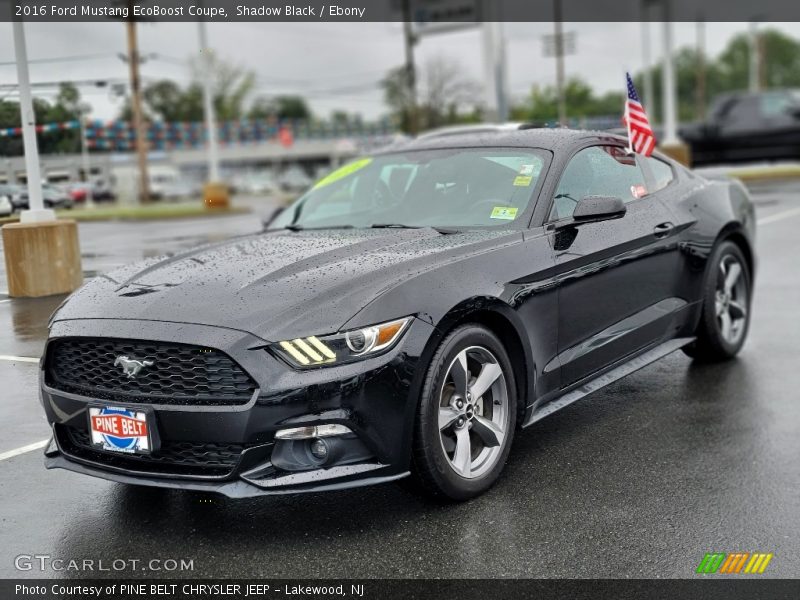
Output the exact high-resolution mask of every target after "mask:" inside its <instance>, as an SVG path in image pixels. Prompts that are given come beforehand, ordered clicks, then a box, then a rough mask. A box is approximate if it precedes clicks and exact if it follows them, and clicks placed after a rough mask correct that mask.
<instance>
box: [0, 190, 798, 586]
mask: <svg viewBox="0 0 800 600" xmlns="http://www.w3.org/2000/svg"><path fill="white" fill-rule="evenodd" d="M798 192H800V184H798V183H792V184H786V183H783V184H772V185H769V186H762V187H761V188H760V189H758V190H757V196H756V198H755V199H756V201H757V202H758V205H757V214H758V217H759V221H760V227H759V233H758V255H759V269H758V273H757V276H756V291H755V306H754V313H753V322H752V326H751V330H750V337H749V340H748V342H747V344H746V346H745V348H744V351H743V352H742V354H741V355H740V357H739V359H738V360H735V361H732V362H729V363H725V364H720V365H703V366H698V365H693V364H692V363H691V361H690V360H689V359H688V358H687V357H685V356H684V355H683V354H682V353H680V352H678V353H674V354H672V355H670V356H668V357H667V358H665V359H663V360H662V361H660V362H658V363H656V364H653V365H650V366H649V367H646V368H645V369H642V370H641V371H639V372H637V373H635V374H633V375H631V376H629V377H627V378H626V379H623V380H621V381H619V382H617V383H616V384H614V385H612V386H611V387H609V388H606V389H605V390H602V391H600V392H597V393H595V394H592V395H591V396H589V397H588V398H586V399H584V400H582V401H581V402H578V403H577V404H575V405H572V406H570V407H568V408H567V409H565V410H563V411H561V412H559V413H556V414H555V415H553V416H551V417H548V418H547V419H545V420H543V421H541V422H539V423H537V424H535V425H534V426H533V427H531V428H529V429H526V430H524V431H523V432H522V433H519V434H518V435H517V438H516V440H515V445H514V448H513V449H512V452H511V456H510V459H509V463H508V465H507V467H506V470H505V472H504V474H503V476H502V477H501V479H500V480H499V482H498V484H497V485H496V486H495V487H494V488H493V489H492V490H491V491H490V492H489V493H487V494H486V495H484V496H482V497H480V498H478V499H476V500H473V501H471V502H469V503H466V504H462V505H449V506H448V505H444V506H443V505H440V504H434V503H430V502H427V501H424V500H421V499H419V498H417V497H415V496H414V495H412V494H410V493H409V492H406V491H405V490H404V489H402V488H400V487H399V486H396V485H391V484H390V485H384V486H379V487H373V488H363V489H356V490H349V491H341V492H333V493H328V494H316V495H301V496H282V497H268V498H260V499H251V500H239V501H234V500H228V499H225V498H221V497H216V496H209V495H205V494H198V493H187V492H174V491H164V490H156V489H147V488H137V487H129V486H124V485H120V484H115V483H110V482H106V481H102V480H97V479H93V478H89V477H85V476H81V475H77V474H74V473H69V472H66V471H45V469H44V468H43V466H42V457H41V450H36V451H33V452H27V453H24V454H20V455H17V456H13V457H11V458H6V459H2V460H0V506H2V507H3V508H2V511H1V512H0V576H2V577H18V576H32V577H33V576H47V577H49V576H75V574H74V573H69V572H60V573H54V572H45V573H39V572H37V571H28V572H22V573H21V572H18V571H15V570H14V565H13V562H14V557H15V556H17V555H19V554H49V555H51V556H52V557H54V558H64V559H71V558H76V559H84V558H88V559H95V560H98V559H103V560H106V561H111V560H113V559H141V560H149V559H150V558H161V559H178V560H180V559H191V560H193V562H194V570H193V571H185V572H182V573H179V572H170V573H164V572H153V571H150V570H148V571H141V566H139V567H138V568H136V569H133V570H124V571H121V572H119V573H113V572H111V573H108V572H106V573H94V575H110V576H114V575H116V576H123V575H124V576H141V575H146V576H158V575H170V576H176V575H178V576H193V577H199V576H204V577H214V576H228V577H233V576H240V577H245V576H262V577H281V576H283V577H302V578H307V577H310V576H311V577H355V578H358V577H646V578H649V577H691V576H693V574H694V569H695V568H696V566H697V564H698V563H699V561H700V559H701V558H702V557H703V555H704V554H705V553H706V552H711V551H718V552H735V551H744V552H772V553H774V555H775V556H774V558H773V559H772V562H771V563H770V565H769V568H768V570H767V573H766V575H769V576H775V577H777V576H782V577H796V576H797V575H798V573H800V427H799V426H800V401H799V400H800V398H799V397H798V396H800V393H799V392H798V390H800V370H799V369H798V357H799V356H800V319H798V318H797V306H798V305H800V269H799V268H798V267H797V262H798V254H800V241H799V239H800V236H798V231H800V199H798ZM258 210H259V211H260V212H262V213H263V214H268V212H269V207H265V206H259V207H258ZM258 227H259V219H258V217H257V215H255V214H254V215H243V216H232V217H224V218H219V219H215V220H214V221H209V220H200V219H198V220H185V221H174V222H160V223H144V224H143V223H87V224H81V226H80V235H81V244H82V249H83V252H84V254H85V256H84V268H85V269H86V270H87V271H88V272H89V274H92V273H95V272H102V271H105V270H109V269H111V268H113V267H114V266H116V265H119V264H124V263H126V262H130V261H132V260H136V259H137V258H141V257H144V256H152V255H154V254H161V253H164V252H172V251H176V250H179V249H181V248H185V247H190V246H192V245H195V244H196V243H200V242H202V241H206V240H209V239H219V238H222V237H227V236H231V235H237V234H241V233H246V232H248V231H254V230H256V229H258ZM0 264H1V261H0ZM4 281H5V276H4V274H2V276H0V282H4ZM0 285H2V284H0ZM3 294H4V292H3V291H2V290H0V356H2V358H0V381H2V382H3V399H2V404H0V422H2V424H3V429H2V431H3V435H2V436H0V455H2V454H3V453H4V452H7V451H9V450H13V449H16V448H19V447H21V446H24V445H27V444H30V443H32V442H37V441H40V440H43V439H45V438H46V437H47V434H48V428H47V426H46V423H45V421H44V418H43V416H42V413H41V410H40V408H39V406H38V401H37V397H36V393H37V392H36V372H37V366H36V364H35V362H22V361H21V360H14V359H12V357H18V358H20V359H22V358H26V357H27V358H30V359H35V358H36V357H38V356H39V354H40V352H41V348H42V344H43V341H44V337H45V335H46V324H47V317H48V316H49V314H50V312H51V311H52V310H53V309H54V308H55V307H56V306H57V305H58V303H59V302H60V301H61V298H47V299H40V300H10V299H7V297H6V296H4V295H3ZM84 575H89V574H84Z"/></svg>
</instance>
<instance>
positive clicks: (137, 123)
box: [125, 0, 150, 204]
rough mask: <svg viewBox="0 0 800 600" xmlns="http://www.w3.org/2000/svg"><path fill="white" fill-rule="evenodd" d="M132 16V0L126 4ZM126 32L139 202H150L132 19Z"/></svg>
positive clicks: (140, 85)
mask: <svg viewBox="0 0 800 600" xmlns="http://www.w3.org/2000/svg"><path fill="white" fill-rule="evenodd" d="M128 8H129V13H130V14H133V0H130V1H129V2H128ZM125 27H126V28H127V32H128V66H129V67H130V77H131V108H132V109H133V131H134V135H135V141H136V157H137V161H138V164H139V201H140V202H141V203H142V204H146V203H148V202H150V178H149V177H148V175H147V139H146V138H145V130H144V115H143V114H142V81H141V78H140V77H139V42H138V40H137V37H136V21H134V20H133V17H131V18H130V19H128V20H127V21H125Z"/></svg>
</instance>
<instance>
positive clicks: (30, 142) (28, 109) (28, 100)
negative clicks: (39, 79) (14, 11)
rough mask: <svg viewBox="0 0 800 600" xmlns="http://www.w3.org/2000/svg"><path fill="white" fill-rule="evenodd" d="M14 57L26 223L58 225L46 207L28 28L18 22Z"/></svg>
mask: <svg viewBox="0 0 800 600" xmlns="http://www.w3.org/2000/svg"><path fill="white" fill-rule="evenodd" d="M13 27H14V53H15V57H16V60H17V78H18V80H19V81H18V83H19V109H20V114H21V116H22V140H23V144H24V146H25V174H26V175H25V176H26V179H27V185H28V210H26V211H23V213H22V214H21V215H20V221H22V222H23V223H33V222H39V221H54V220H55V218H56V216H55V213H54V212H53V211H52V210H47V209H45V207H44V200H43V198H42V174H41V171H40V169H39V145H38V141H37V139H36V114H35V113H34V112H33V98H32V96H31V80H30V75H29V73H28V50H27V47H26V45H25V27H24V25H23V23H22V21H14V22H13Z"/></svg>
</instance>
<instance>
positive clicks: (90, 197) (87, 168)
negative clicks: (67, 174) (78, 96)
mask: <svg viewBox="0 0 800 600" xmlns="http://www.w3.org/2000/svg"><path fill="white" fill-rule="evenodd" d="M88 115H89V106H88V105H82V106H81V107H80V113H79V118H80V124H81V162H82V163H83V178H84V181H85V183H86V184H87V185H86V208H94V194H93V193H92V170H91V165H90V164H89V145H88V144H87V143H86V120H85V119H86V117H87V116H88Z"/></svg>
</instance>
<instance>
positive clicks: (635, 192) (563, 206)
mask: <svg viewBox="0 0 800 600" xmlns="http://www.w3.org/2000/svg"><path fill="white" fill-rule="evenodd" d="M646 194H647V188H646V186H645V180H644V174H643V173H642V170H641V169H640V168H639V164H638V162H637V157H636V155H635V154H628V153H627V150H626V149H625V148H622V147H620V146H592V147H591V148H585V149H583V150H581V151H580V152H578V153H577V154H576V155H575V156H573V157H572V160H570V162H569V164H568V165H567V168H566V169H564V173H563V174H562V176H561V181H560V182H559V184H558V188H557V189H556V193H555V195H554V197H553V208H552V209H551V211H550V220H551V221H557V220H559V219H566V218H569V217H571V216H572V213H573V212H574V211H575V207H576V206H577V205H578V202H580V201H581V200H582V199H583V198H585V197H586V196H615V197H617V198H621V199H622V201H623V202H626V203H627V202H631V201H633V200H638V199H639V198H642V197H643V196H645V195H646Z"/></svg>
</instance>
